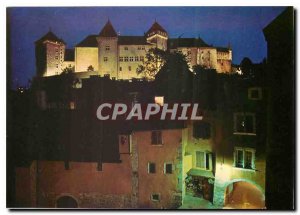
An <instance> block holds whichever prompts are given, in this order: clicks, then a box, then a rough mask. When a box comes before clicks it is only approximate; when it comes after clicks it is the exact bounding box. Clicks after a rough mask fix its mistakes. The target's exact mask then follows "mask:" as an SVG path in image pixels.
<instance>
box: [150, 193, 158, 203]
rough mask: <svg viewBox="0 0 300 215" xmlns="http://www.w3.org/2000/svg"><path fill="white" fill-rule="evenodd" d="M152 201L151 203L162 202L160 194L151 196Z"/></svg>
mask: <svg viewBox="0 0 300 215" xmlns="http://www.w3.org/2000/svg"><path fill="white" fill-rule="evenodd" d="M150 199H151V201H153V202H159V201H160V194H157V193H153V194H151V197H150Z"/></svg>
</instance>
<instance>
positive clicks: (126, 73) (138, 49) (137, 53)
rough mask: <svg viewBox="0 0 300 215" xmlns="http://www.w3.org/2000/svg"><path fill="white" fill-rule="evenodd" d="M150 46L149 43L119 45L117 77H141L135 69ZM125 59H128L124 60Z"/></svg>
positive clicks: (143, 58) (142, 60)
mask: <svg viewBox="0 0 300 215" xmlns="http://www.w3.org/2000/svg"><path fill="white" fill-rule="evenodd" d="M150 47H151V46H149V45H119V46H118V53H119V59H118V67H119V68H118V79H132V78H142V77H143V74H139V75H138V74H137V72H136V70H137V68H138V66H139V65H143V62H144V60H146V53H147V51H148V50H149V49H150ZM141 57H142V58H141ZM120 58H121V60H120ZM126 59H127V60H128V61H125V60H126Z"/></svg>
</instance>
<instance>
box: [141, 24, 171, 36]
mask: <svg viewBox="0 0 300 215" xmlns="http://www.w3.org/2000/svg"><path fill="white" fill-rule="evenodd" d="M158 32H164V33H166V34H168V32H167V31H166V30H165V29H164V28H163V27H162V26H161V25H160V24H158V22H156V21H155V22H154V23H153V25H152V26H151V28H150V29H149V30H148V31H147V33H146V35H148V34H150V33H158Z"/></svg>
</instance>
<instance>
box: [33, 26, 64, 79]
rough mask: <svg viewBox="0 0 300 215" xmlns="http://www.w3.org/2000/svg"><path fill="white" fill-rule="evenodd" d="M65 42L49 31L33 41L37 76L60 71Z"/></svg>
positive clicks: (51, 74)
mask: <svg viewBox="0 0 300 215" xmlns="http://www.w3.org/2000/svg"><path fill="white" fill-rule="evenodd" d="M65 48H66V44H65V42H64V41H63V40H62V39H59V38H58V37H57V36H56V35H55V34H54V33H52V32H51V31H49V32H48V33H47V34H45V35H44V36H43V37H41V38H40V39H39V40H37V41H35V58H36V70H37V76H39V77H45V76H53V75H59V74H61V73H62V69H63V68H62V67H63V62H64V56H65Z"/></svg>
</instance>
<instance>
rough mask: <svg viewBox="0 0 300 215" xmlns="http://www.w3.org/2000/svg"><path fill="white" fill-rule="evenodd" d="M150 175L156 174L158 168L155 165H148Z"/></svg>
mask: <svg viewBox="0 0 300 215" xmlns="http://www.w3.org/2000/svg"><path fill="white" fill-rule="evenodd" d="M148 173H151V174H153V173H156V166H155V163H150V162H149V163H148Z"/></svg>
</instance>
